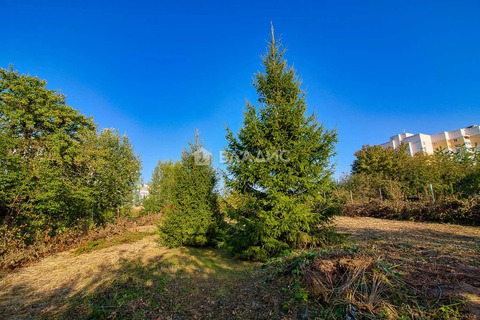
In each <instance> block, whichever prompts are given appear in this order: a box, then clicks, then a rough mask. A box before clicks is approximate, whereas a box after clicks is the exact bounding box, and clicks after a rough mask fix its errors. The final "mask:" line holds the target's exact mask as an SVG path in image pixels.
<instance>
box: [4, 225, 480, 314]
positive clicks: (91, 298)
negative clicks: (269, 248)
mask: <svg viewBox="0 0 480 320" xmlns="http://www.w3.org/2000/svg"><path fill="white" fill-rule="evenodd" d="M336 223H337V226H338V230H339V231H340V232H341V233H344V234H347V235H349V236H348V240H347V242H345V243H344V244H342V245H341V246H340V247H339V246H337V247H335V248H330V251H329V252H330V253H328V254H330V256H331V253H332V252H340V251H342V254H343V252H349V253H348V254H353V255H356V257H361V258H362V259H365V258H368V259H370V260H369V261H375V262H376V263H377V265H380V266H385V267H384V268H386V270H388V272H389V273H391V274H393V275H395V276H398V278H399V279H400V280H399V283H401V284H402V286H405V287H402V288H398V290H404V291H405V290H406V291H405V292H407V295H408V299H411V300H409V301H411V303H410V304H408V303H407V301H398V303H399V304H400V305H402V309H401V310H404V309H405V310H406V311H405V314H406V315H407V316H405V315H403V314H402V316H403V317H404V319H408V318H414V317H415V315H416V316H417V317H418V314H422V313H421V312H423V311H421V310H423V309H422V308H424V309H425V308H427V309H432V308H433V309H435V311H434V312H433V313H432V312H429V311H428V310H425V312H426V313H425V315H427V314H428V316H429V317H430V318H439V319H455V318H462V319H480V265H479V257H480V229H478V228H474V227H463V226H454V225H440V224H431V223H415V222H400V221H389V220H380V219H373V218H347V217H339V218H337V220H336ZM153 229H154V228H150V229H149V228H148V227H147V228H145V229H143V230H139V231H141V232H140V233H137V234H127V235H119V236H118V239H110V240H108V241H100V242H95V243H93V242H92V243H87V244H85V245H84V246H82V247H80V248H78V249H75V250H71V251H67V252H62V253H58V254H55V255H53V256H50V257H47V258H44V259H43V260H41V261H40V262H38V263H36V264H33V265H31V266H28V267H25V268H22V269H19V270H17V271H15V272H11V273H8V274H3V275H2V276H1V278H0V318H2V319H26V318H45V319H50V318H59V319H84V318H90V319H103V318H110V319H145V318H146V319H297V318H310V316H309V315H311V314H312V312H313V310H315V307H314V305H315V304H318V305H320V304H321V303H322V301H326V300H322V301H321V299H320V298H318V297H315V296H314V295H312V294H310V296H309V295H307V294H305V295H299V294H298V293H299V292H300V291H302V292H303V290H304V289H305V290H307V289H308V288H307V287H308V285H307V284H308V283H307V284H305V287H303V285H304V283H303V282H300V286H299V285H298V284H296V282H295V280H294V279H293V278H292V277H291V276H290V275H287V276H285V274H286V273H285V272H283V270H284V268H283V267H280V266H279V265H280V264H278V263H277V264H275V262H271V263H269V264H266V265H262V264H259V263H248V262H242V261H238V260H234V259H232V258H231V257H230V256H228V254H226V253H225V252H222V251H220V250H211V249H193V248H179V249H167V248H164V247H162V246H160V245H159V244H158V241H157V236H156V235H154V234H152V231H153ZM328 254H327V255H328ZM327 255H326V256H325V257H323V258H321V257H320V258H318V259H317V260H315V261H317V263H318V262H319V261H320V262H322V261H327ZM292 256H295V254H293V255H292ZM330 256H328V257H330ZM349 257H350V256H349ZM285 259H287V258H285ZM290 259H293V258H290ZM322 259H323V260H322ZM368 259H367V260H368ZM331 261H333V260H331ZM339 261H341V259H340V260H339ZM350 261H352V259H350ZM378 261H380V262H381V263H378ZM288 264H289V262H288V261H286V262H285V263H284V264H282V266H285V265H288ZM287 269H288V268H287ZM302 270H304V272H305V275H307V274H308V272H307V269H302ZM280 271H281V272H280ZM302 279H303V280H305V278H302ZM307 280H308V279H307ZM307 282H308V281H307ZM299 288H300V289H301V290H300V291H299ZM389 290H391V288H390V289H389ZM395 290H397V289H395ZM371 297H372V295H371V294H370V295H369V298H371ZM377 297H380V298H381V297H382V296H381V294H380V293H378V294H377ZM330 298H331V297H330ZM380 298H379V299H380ZM389 299H390V300H389V301H393V302H391V303H393V304H395V303H397V302H395V301H394V300H392V299H393V298H392V297H391V296H389ZM332 301H333V300H332ZM423 302H425V306H423V307H422V306H421V305H419V304H421V303H423ZM342 303H345V301H343V302H342ZM352 303H353V302H352ZM369 303H370V302H369ZM369 303H366V305H370V307H371V308H372V309H371V310H370V311H369V309H368V308H370V307H367V309H365V310H363V311H362V313H358V314H362V316H361V317H360V316H359V317H358V318H362V317H366V316H365V315H368V314H369V312H371V313H372V318H373V317H374V310H376V309H375V308H377V307H376V306H375V305H376V304H378V302H377V301H373V302H372V303H370V304H369ZM306 308H309V309H308V310H307V309H306ZM395 308H397V307H396V306H395ZM409 308H410V309H411V310H410V311H409V310H408V309H409ZM392 310H393V309H392ZM395 310H400V309H398V308H397V309H395ZM402 312H403V311H402ZM409 312H410V313H409ZM419 312H420V313H419ZM408 314H411V316H408ZM383 317H384V318H396V317H397V318H398V317H400V314H399V313H398V314H397V313H395V312H393V313H389V314H387V313H384V314H383Z"/></svg>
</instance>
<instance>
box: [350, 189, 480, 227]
mask: <svg viewBox="0 0 480 320" xmlns="http://www.w3.org/2000/svg"><path fill="white" fill-rule="evenodd" d="M342 214H344V215H347V216H362V217H375V218H385V219H398V220H414V221H430V222H442V223H457V224H463V225H473V226H480V196H476V197H472V198H468V199H457V198H447V199H444V200H442V201H438V202H436V203H432V202H431V201H416V202H409V201H380V200H378V199H374V200H370V201H365V202H361V203H358V202H357V203H354V204H351V203H347V204H345V205H344V207H343V210H342Z"/></svg>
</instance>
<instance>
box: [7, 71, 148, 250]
mask: <svg viewBox="0 0 480 320" xmlns="http://www.w3.org/2000/svg"><path fill="white" fill-rule="evenodd" d="M140 168H141V164H140V157H139V156H138V155H137V154H135V152H134V150H133V147H132V145H131V143H130V140H129V139H128V137H127V136H126V135H120V134H119V132H118V131H117V130H115V129H104V130H101V131H99V130H98V126H97V124H95V123H94V121H93V119H92V118H89V117H86V116H85V115H83V114H81V113H80V112H79V111H78V110H76V109H74V108H73V107H71V106H68V105H67V104H66V102H65V96H64V95H63V94H61V93H60V92H59V91H54V90H49V89H47V82H46V81H45V80H41V79H39V78H38V77H32V76H30V75H25V74H19V72H18V71H15V70H14V69H13V66H10V67H9V68H8V69H3V68H1V69H0V221H1V227H0V228H1V230H6V229H12V228H16V229H17V230H18V234H19V236H22V237H24V238H25V241H27V242H28V241H33V240H34V237H35V236H36V234H38V232H46V233H52V234H54V233H56V232H62V230H66V229H68V228H70V227H73V226H79V225H89V224H92V223H97V224H98V223H103V222H105V221H107V220H109V219H112V217H114V216H116V214H117V213H116V211H117V210H119V209H121V208H123V207H126V206H129V205H130V204H131V202H132V200H133V198H132V197H133V191H134V188H135V184H136V183H137V181H138V179H139V176H140Z"/></svg>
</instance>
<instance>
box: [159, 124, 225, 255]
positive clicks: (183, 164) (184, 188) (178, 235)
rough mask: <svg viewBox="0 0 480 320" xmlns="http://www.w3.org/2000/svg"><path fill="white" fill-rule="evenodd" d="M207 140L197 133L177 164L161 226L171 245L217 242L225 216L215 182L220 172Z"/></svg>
mask: <svg viewBox="0 0 480 320" xmlns="http://www.w3.org/2000/svg"><path fill="white" fill-rule="evenodd" d="M204 152H205V150H204V149H203V144H201V143H200V142H199V140H198V134H197V135H196V136H195V142H194V143H190V142H189V148H188V149H186V150H185V151H183V153H182V158H181V161H180V165H179V166H175V167H174V168H175V170H174V171H175V172H174V180H175V181H174V183H173V188H172V190H171V205H170V206H167V207H166V208H165V211H164V214H165V216H164V221H162V224H161V225H160V227H159V231H160V239H161V242H162V243H163V244H164V245H166V246H169V247H177V246H184V245H185V246H205V245H211V244H214V243H215V237H216V235H217V231H218V230H217V229H218V226H219V224H220V222H221V220H222V219H221V217H220V214H219V210H218V205H217V194H216V193H215V186H216V183H217V175H216V172H215V170H214V168H213V166H212V163H211V159H210V158H209V157H207V158H206V157H203V155H205V154H204Z"/></svg>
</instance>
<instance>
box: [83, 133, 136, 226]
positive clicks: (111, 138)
mask: <svg viewBox="0 0 480 320" xmlns="http://www.w3.org/2000/svg"><path fill="white" fill-rule="evenodd" d="M95 140H96V149H97V150H96V151H97V154H96V156H95V160H96V164H95V169H94V177H95V179H93V180H92V188H93V191H94V194H95V198H94V206H95V210H96V211H97V212H99V213H100V214H101V217H103V216H104V215H105V214H107V213H109V212H110V213H112V212H114V211H115V210H116V209H118V208H119V207H121V206H130V205H131V203H132V202H133V196H134V190H135V183H136V182H137V181H138V180H139V177H140V169H141V165H140V158H139V156H138V155H136V154H135V153H134V150H133V147H132V145H131V143H130V140H129V139H128V137H127V136H126V135H123V136H120V135H119V133H118V131H116V130H114V129H104V130H102V131H101V132H100V134H98V136H97V137H96V139H95ZM104 218H106V216H105V217H104Z"/></svg>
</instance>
